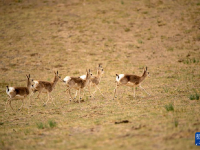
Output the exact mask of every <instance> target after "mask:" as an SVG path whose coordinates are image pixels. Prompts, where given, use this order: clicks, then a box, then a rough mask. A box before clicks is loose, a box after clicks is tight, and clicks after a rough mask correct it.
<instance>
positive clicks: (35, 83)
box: [33, 80, 39, 88]
mask: <svg viewBox="0 0 200 150" xmlns="http://www.w3.org/2000/svg"><path fill="white" fill-rule="evenodd" d="M33 83H34V85H33V87H34V88H35V87H37V85H38V84H39V82H38V81H36V80H34V81H33Z"/></svg>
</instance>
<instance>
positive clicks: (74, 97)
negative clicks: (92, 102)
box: [74, 90, 78, 99]
mask: <svg viewBox="0 0 200 150" xmlns="http://www.w3.org/2000/svg"><path fill="white" fill-rule="evenodd" d="M77 93H78V91H77V90H76V94H75V96H74V99H76V97H77Z"/></svg>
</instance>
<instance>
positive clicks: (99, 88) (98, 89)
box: [96, 85, 105, 98]
mask: <svg viewBox="0 0 200 150" xmlns="http://www.w3.org/2000/svg"><path fill="white" fill-rule="evenodd" d="M96 87H97V89H98V90H99V92H100V93H101V90H100V88H99V87H98V85H96ZM101 95H102V96H103V97H104V95H103V94H102V93H101ZM104 98H105V97H104Z"/></svg>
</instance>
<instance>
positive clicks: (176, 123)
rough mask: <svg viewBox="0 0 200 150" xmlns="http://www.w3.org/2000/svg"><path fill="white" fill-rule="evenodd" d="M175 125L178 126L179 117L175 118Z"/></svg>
mask: <svg viewBox="0 0 200 150" xmlns="http://www.w3.org/2000/svg"><path fill="white" fill-rule="evenodd" d="M174 126H175V127H178V119H174Z"/></svg>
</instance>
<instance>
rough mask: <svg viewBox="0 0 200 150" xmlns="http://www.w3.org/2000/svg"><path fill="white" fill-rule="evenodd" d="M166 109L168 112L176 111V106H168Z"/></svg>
mask: <svg viewBox="0 0 200 150" xmlns="http://www.w3.org/2000/svg"><path fill="white" fill-rule="evenodd" d="M165 109H166V110H167V111H174V106H173V104H172V103H170V104H168V105H165Z"/></svg>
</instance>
